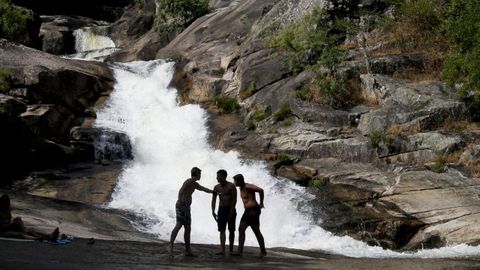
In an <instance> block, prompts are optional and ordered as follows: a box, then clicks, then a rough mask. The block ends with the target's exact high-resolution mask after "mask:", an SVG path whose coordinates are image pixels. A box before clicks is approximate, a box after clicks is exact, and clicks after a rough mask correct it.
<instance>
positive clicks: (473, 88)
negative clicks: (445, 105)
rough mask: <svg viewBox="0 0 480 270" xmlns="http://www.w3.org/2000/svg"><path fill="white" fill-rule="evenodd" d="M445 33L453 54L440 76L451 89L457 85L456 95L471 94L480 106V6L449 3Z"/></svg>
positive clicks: (469, 0) (464, 0) (457, 0)
mask: <svg viewBox="0 0 480 270" xmlns="http://www.w3.org/2000/svg"><path fill="white" fill-rule="evenodd" d="M444 28H445V33H446V37H447V39H448V40H449V41H450V42H451V45H452V47H453V48H454V49H453V52H452V53H451V54H449V55H448V56H447V57H446V59H445V62H444V68H443V73H442V75H443V76H444V78H445V79H446V81H447V82H448V84H449V85H450V86H452V85H454V84H459V85H460V89H459V92H458V94H459V96H460V97H468V96H469V95H473V98H474V101H475V103H476V104H480V5H478V2H477V1H475V0H452V1H451V3H450V5H448V6H447V11H446V19H445V24H444Z"/></svg>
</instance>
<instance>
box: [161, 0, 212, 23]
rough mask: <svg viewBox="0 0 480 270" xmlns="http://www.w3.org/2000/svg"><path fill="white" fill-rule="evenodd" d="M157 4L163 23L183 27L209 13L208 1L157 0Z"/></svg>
mask: <svg viewBox="0 0 480 270" xmlns="http://www.w3.org/2000/svg"><path fill="white" fill-rule="evenodd" d="M157 3H158V12H159V14H158V15H159V16H160V17H161V18H162V19H163V21H165V22H167V23H168V24H173V25H181V26H183V27H187V26H188V25H189V24H191V23H192V22H193V21H195V20H196V19H197V18H199V17H201V16H203V15H205V14H207V13H208V12H209V11H210V9H209V7H208V0H157Z"/></svg>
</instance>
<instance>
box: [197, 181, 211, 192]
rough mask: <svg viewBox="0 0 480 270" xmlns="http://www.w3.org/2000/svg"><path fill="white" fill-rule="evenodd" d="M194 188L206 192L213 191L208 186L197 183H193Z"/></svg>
mask: <svg viewBox="0 0 480 270" xmlns="http://www.w3.org/2000/svg"><path fill="white" fill-rule="evenodd" d="M195 189H198V190H200V191H203V192H206V193H214V192H213V190H211V189H209V188H206V187H204V186H202V185H200V184H199V183H195Z"/></svg>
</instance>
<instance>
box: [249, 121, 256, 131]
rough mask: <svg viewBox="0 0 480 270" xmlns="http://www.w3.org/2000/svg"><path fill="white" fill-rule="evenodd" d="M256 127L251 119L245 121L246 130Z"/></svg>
mask: <svg viewBox="0 0 480 270" xmlns="http://www.w3.org/2000/svg"><path fill="white" fill-rule="evenodd" d="M256 128H257V125H255V122H253V121H248V122H247V129H248V130H255V129H256Z"/></svg>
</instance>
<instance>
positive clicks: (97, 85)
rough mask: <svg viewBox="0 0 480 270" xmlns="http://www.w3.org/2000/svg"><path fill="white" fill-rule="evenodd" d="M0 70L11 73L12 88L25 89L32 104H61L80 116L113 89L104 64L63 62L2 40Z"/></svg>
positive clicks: (63, 59)
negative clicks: (0, 68)
mask: <svg viewBox="0 0 480 270" xmlns="http://www.w3.org/2000/svg"><path fill="white" fill-rule="evenodd" d="M0 53H1V54H2V57H1V58H0V67H2V68H4V69H7V70H9V73H10V81H11V85H12V87H14V88H26V89H27V90H26V91H27V94H26V96H27V98H28V101H29V103H49V104H59V105H62V106H64V107H65V108H67V109H68V110H69V111H70V112H72V113H73V114H75V115H77V116H82V115H83V114H84V112H85V110H86V109H87V108H89V107H91V106H93V105H94V104H95V102H96V101H97V100H98V98H99V97H100V96H101V95H102V94H103V92H108V91H110V90H111V89H112V86H113V77H112V74H111V71H110V70H109V69H108V67H107V66H106V65H105V64H103V63H98V62H86V61H79V60H70V59H66V58H60V57H57V56H53V55H50V54H47V53H44V52H41V51H37V50H34V49H30V48H26V47H22V46H18V45H15V44H13V43H10V42H8V41H6V40H0Z"/></svg>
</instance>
